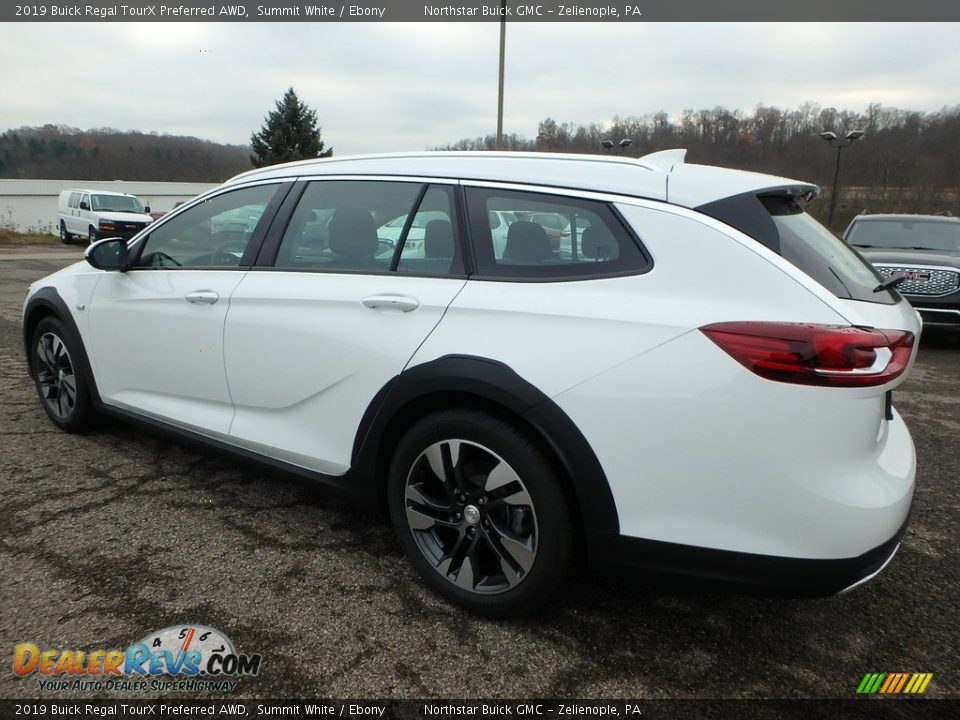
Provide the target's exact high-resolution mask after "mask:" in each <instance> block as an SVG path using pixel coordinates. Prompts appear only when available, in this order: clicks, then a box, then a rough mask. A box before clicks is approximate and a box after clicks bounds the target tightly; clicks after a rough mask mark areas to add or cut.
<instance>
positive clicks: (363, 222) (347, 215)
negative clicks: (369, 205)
mask: <svg viewBox="0 0 960 720" xmlns="http://www.w3.org/2000/svg"><path fill="white" fill-rule="evenodd" d="M328 230H329V234H330V237H329V240H328V242H329V246H330V250H331V251H332V252H333V254H334V255H336V259H335V260H334V261H333V262H331V263H330V265H329V267H343V268H365V267H370V266H371V265H373V264H374V257H375V256H376V254H377V250H378V249H379V247H380V240H379V238H378V237H377V225H376V223H375V222H374V220H373V215H371V214H370V213H369V212H368V211H367V210H364V209H363V208H358V207H345V208H337V210H336V212H334V214H333V217H332V218H330V224H329V225H328Z"/></svg>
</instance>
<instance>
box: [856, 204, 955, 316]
mask: <svg viewBox="0 0 960 720" xmlns="http://www.w3.org/2000/svg"><path fill="white" fill-rule="evenodd" d="M843 239H844V241H845V242H846V243H847V244H848V245H850V246H852V247H854V248H856V250H857V251H859V252H860V254H861V255H863V256H864V257H865V258H866V259H867V260H869V261H870V262H871V263H872V264H873V265H874V267H876V269H877V271H878V272H879V273H880V274H881V275H882V276H883V277H884V280H886V279H888V278H890V277H893V276H894V275H900V276H902V277H903V280H901V281H900V284H899V285H898V286H897V289H898V290H899V291H900V293H901V294H902V295H903V296H904V297H905V298H907V300H909V301H910V303H911V304H912V305H913V306H914V307H915V308H916V309H917V311H918V312H919V313H920V316H921V317H922V318H923V322H924V324H925V325H932V326H943V327H949V328H953V329H955V330H957V331H958V332H960V218H956V217H952V216H949V215H865V214H864V215H858V216H857V217H855V218H854V219H853V222H851V223H850V226H849V227H848V228H847V231H846V233H844V236H843Z"/></svg>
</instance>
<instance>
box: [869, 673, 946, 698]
mask: <svg viewBox="0 0 960 720" xmlns="http://www.w3.org/2000/svg"><path fill="white" fill-rule="evenodd" d="M932 679H933V673H866V674H865V675H864V676H863V679H862V680H861V681H860V684H859V685H858V686H857V693H859V694H861V695H872V694H873V693H880V694H883V695H896V694H899V693H904V694H911V695H913V694H920V693H922V692H924V691H925V690H926V689H927V685H929V684H930V680H932Z"/></svg>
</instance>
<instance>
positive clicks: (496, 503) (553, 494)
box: [388, 410, 573, 617]
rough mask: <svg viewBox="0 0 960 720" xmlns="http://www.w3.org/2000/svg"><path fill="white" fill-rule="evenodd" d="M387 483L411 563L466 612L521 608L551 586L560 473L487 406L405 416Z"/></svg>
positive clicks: (566, 523)
mask: <svg viewBox="0 0 960 720" xmlns="http://www.w3.org/2000/svg"><path fill="white" fill-rule="evenodd" d="M388 493H389V497H388V504H389V509H390V516H391V521H392V524H393V526H394V529H395V531H396V533H397V537H398V538H399V540H400V544H401V546H402V547H403V549H404V552H405V553H406V555H407V557H408V558H409V559H410V561H411V562H412V563H413V565H414V567H415V568H416V570H417V571H418V572H419V573H420V575H421V576H422V577H423V579H424V580H425V581H426V582H427V584H428V585H430V587H432V588H433V589H434V590H435V591H437V592H438V593H439V594H441V595H443V596H444V597H446V598H447V599H449V600H452V601H453V602H455V603H456V604H458V605H460V606H462V607H464V608H466V609H467V610H470V611H472V612H475V613H478V614H480V615H484V616H487V617H513V616H519V615H525V614H529V613H531V612H533V611H535V610H537V609H539V608H540V607H542V606H543V605H544V604H545V603H547V602H548V601H549V600H550V599H551V598H552V597H553V596H554V595H555V594H556V592H557V590H558V589H559V588H560V586H561V584H562V582H563V580H564V579H565V577H566V575H567V573H568V570H569V568H570V566H571V563H572V559H573V528H572V524H571V521H570V516H571V513H570V509H569V504H568V501H567V498H566V496H565V493H564V491H563V487H562V486H561V483H560V480H559V478H558V477H557V474H556V472H555V471H554V469H553V467H552V465H551V463H550V462H549V461H548V459H547V458H546V457H545V456H544V455H543V453H542V451H541V450H540V448H539V447H537V445H535V444H534V443H533V442H531V441H530V439H529V438H528V437H527V436H525V435H524V434H523V433H522V432H521V431H520V430H518V429H517V428H516V427H514V426H513V425H511V424H509V423H507V422H505V421H503V420H501V419H500V418H498V417H496V416H493V415H489V414H487V413H484V412H479V411H473V410H448V411H442V412H438V413H436V414H433V415H430V416H428V417H426V418H424V419H423V420H421V421H420V422H418V423H417V424H415V425H414V426H413V427H412V428H411V429H410V430H409V431H408V432H407V434H406V435H405V436H404V437H403V439H402V440H401V441H400V443H399V444H398V446H397V449H396V452H395V453H394V457H393V462H392V463H391V468H390V476H389V479H388Z"/></svg>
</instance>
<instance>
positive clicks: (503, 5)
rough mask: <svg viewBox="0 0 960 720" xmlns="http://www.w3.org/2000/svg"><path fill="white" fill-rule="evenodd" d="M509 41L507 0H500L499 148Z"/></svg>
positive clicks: (501, 144)
mask: <svg viewBox="0 0 960 720" xmlns="http://www.w3.org/2000/svg"><path fill="white" fill-rule="evenodd" d="M506 43H507V0H500V84H499V86H498V88H497V150H503V60H504V56H505V49H506Z"/></svg>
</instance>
